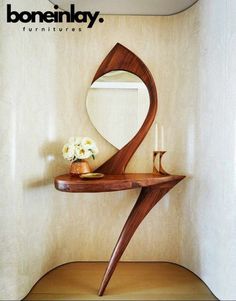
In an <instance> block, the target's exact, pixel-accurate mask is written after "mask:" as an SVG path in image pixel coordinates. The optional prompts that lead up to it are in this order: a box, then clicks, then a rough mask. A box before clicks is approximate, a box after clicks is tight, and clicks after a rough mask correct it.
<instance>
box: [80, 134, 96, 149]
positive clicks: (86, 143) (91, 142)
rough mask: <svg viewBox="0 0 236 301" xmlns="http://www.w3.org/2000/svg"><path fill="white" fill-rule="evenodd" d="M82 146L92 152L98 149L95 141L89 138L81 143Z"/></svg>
mask: <svg viewBox="0 0 236 301" xmlns="http://www.w3.org/2000/svg"><path fill="white" fill-rule="evenodd" d="M81 145H82V146H83V147H84V148H87V149H90V150H93V149H95V148H96V143H95V141H94V140H93V139H91V138H89V137H84V138H83V139H82V141H81Z"/></svg>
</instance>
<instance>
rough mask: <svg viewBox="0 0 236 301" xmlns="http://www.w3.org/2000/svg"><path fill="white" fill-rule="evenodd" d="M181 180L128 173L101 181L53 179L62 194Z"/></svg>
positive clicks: (146, 185) (149, 174)
mask: <svg viewBox="0 0 236 301" xmlns="http://www.w3.org/2000/svg"><path fill="white" fill-rule="evenodd" d="M181 179H183V176H174V175H168V176H160V175H158V174H153V173H136V174H135V173H133V174H132V173H129V174H123V175H105V176H104V177H103V178H101V179H93V180H88V179H81V178H79V177H75V176H72V175H70V174H66V175H62V176H58V177H56V178H55V187H56V189H58V190H60V191H64V192H107V191H119V190H127V189H133V188H139V187H148V186H154V185H159V184H164V183H170V182H173V181H176V180H181Z"/></svg>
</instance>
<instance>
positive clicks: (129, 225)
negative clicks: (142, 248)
mask: <svg viewBox="0 0 236 301" xmlns="http://www.w3.org/2000/svg"><path fill="white" fill-rule="evenodd" d="M179 181H180V180H177V181H172V182H168V183H166V184H164V185H158V186H149V187H144V188H142V190H141V193H140V195H139V197H138V200H137V202H136V203H135V205H134V207H133V209H132V211H131V213H130V215H129V217H128V219H127V221H126V223H125V225H124V228H123V230H122V232H121V234H120V237H119V239H118V241H117V243H116V246H115V248H114V250H113V253H112V256H111V258H110V261H109V264H108V267H107V269H106V272H105V274H104V276H103V280H102V283H101V286H100V289H99V292H98V295H99V296H102V295H103V294H104V291H105V289H106V287H107V285H108V283H109V281H110V279H111V276H112V274H113V272H114V270H115V268H116V266H117V263H118V261H119V260H120V258H121V256H122V254H123V253H124V251H125V249H126V247H127V245H128V243H129V242H130V240H131V238H132V236H133V234H134V232H135V231H136V229H137V228H138V226H139V225H140V223H141V222H142V220H143V219H144V218H145V216H146V215H147V214H148V213H149V211H150V210H151V209H152V208H153V207H154V206H155V205H156V203H157V202H158V201H160V199H161V198H162V197H163V196H164V195H165V194H166V193H167V192H168V191H169V190H170V189H171V188H172V187H174V186H175V185H176V184H177V183H178V182H179Z"/></svg>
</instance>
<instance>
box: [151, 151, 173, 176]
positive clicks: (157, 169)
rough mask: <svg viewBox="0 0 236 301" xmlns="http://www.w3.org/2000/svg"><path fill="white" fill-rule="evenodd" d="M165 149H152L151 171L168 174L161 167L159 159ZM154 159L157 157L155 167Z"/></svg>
mask: <svg viewBox="0 0 236 301" xmlns="http://www.w3.org/2000/svg"><path fill="white" fill-rule="evenodd" d="M165 153H166V151H154V152H153V173H157V174H160V175H163V176H167V175H169V174H168V173H167V172H166V171H165V170H164V168H163V167H162V164H161V160H162V157H163V155H164V154H165ZM156 159H158V165H157V167H156Z"/></svg>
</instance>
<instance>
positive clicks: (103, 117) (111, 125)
mask: <svg viewBox="0 0 236 301" xmlns="http://www.w3.org/2000/svg"><path fill="white" fill-rule="evenodd" d="M148 109H149V94H148V90H147V87H146V85H145V84H144V83H143V82H142V80H141V79H140V78H139V77H137V76H136V75H134V74H132V73H130V72H126V71H122V70H119V71H111V72H109V73H106V74H105V75H103V76H102V77H100V78H99V79H97V80H96V81H95V82H94V83H93V84H92V86H91V87H90V88H89V91H88V95H87V111H88V114H89V117H90V120H91V122H92V123H93V125H94V126H95V128H96V129H97V131H98V132H99V133H100V134H101V135H102V136H103V137H104V138H105V139H106V140H107V141H108V142H110V143H111V144H112V145H113V146H115V147H116V148H118V149H121V148H122V147H123V146H124V145H126V144H127V143H128V142H129V141H130V140H131V139H132V138H133V137H134V136H135V135H136V133H137V132H138V131H139V129H140V128H141V126H142V124H143V122H144V120H145V118H146V116H147V113H148Z"/></svg>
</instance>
